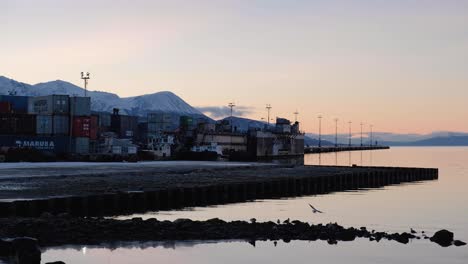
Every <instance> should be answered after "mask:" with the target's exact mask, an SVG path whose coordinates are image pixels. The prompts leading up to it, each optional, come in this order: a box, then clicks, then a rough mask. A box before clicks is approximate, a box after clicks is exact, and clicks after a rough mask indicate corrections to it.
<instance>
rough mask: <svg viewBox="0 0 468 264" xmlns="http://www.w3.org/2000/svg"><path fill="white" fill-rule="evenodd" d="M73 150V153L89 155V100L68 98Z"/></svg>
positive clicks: (87, 98) (86, 98)
mask: <svg viewBox="0 0 468 264" xmlns="http://www.w3.org/2000/svg"><path fill="white" fill-rule="evenodd" d="M70 113H71V116H72V118H73V120H72V131H71V132H72V136H73V143H72V145H73V149H74V152H75V153H78V154H87V153H89V144H90V134H91V133H90V132H91V118H90V115H91V98H89V97H70Z"/></svg>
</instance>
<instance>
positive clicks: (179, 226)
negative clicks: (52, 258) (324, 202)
mask: <svg viewBox="0 0 468 264" xmlns="http://www.w3.org/2000/svg"><path fill="white" fill-rule="evenodd" d="M447 232H449V231H446V230H445V231H439V232H437V233H436V234H435V235H434V236H433V237H432V239H431V241H433V242H436V243H438V244H439V245H441V246H445V245H448V243H450V245H452V244H454V241H453V233H452V235H450V233H447ZM22 236H27V237H34V238H37V239H38V240H39V243H40V245H41V246H57V245H64V244H76V245H93V244H100V243H105V242H115V241H165V240H229V239H237V240H246V241H256V240H272V241H276V240H284V241H291V240H309V241H314V240H325V241H327V242H328V243H330V244H336V243H338V242H339V241H353V240H355V239H356V238H365V239H369V240H370V241H376V242H379V241H380V240H382V239H386V240H393V241H396V242H399V243H403V244H406V243H409V241H410V240H411V239H418V238H419V239H420V238H421V237H418V236H417V235H415V234H410V233H406V232H405V233H385V232H374V231H372V232H370V231H368V230H367V229H366V228H365V227H361V228H359V229H357V228H353V227H349V228H346V227H343V226H340V225H338V224H336V223H330V224H326V225H322V224H317V225H311V224H309V223H306V222H300V221H288V222H285V223H280V224H277V223H274V222H271V221H270V222H263V223H260V222H257V221H250V222H245V221H233V222H225V221H223V220H220V219H211V220H207V221H192V220H190V219H179V220H176V221H174V222H170V221H158V220H157V219H154V218H153V219H148V220H143V219H141V218H134V219H130V220H115V219H105V218H73V217H70V216H68V215H61V216H52V215H47V216H44V217H41V218H10V219H0V238H2V237H4V238H5V237H22ZM448 241H449V242H448ZM463 243H464V242H461V241H460V242H457V245H462V244H463ZM8 250H9V245H8V243H7V244H5V242H0V255H1V253H2V252H4V251H8Z"/></svg>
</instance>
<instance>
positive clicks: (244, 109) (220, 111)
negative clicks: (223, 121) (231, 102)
mask: <svg viewBox="0 0 468 264" xmlns="http://www.w3.org/2000/svg"><path fill="white" fill-rule="evenodd" d="M197 109H198V110H199V111H200V112H202V113H204V114H205V115H208V116H210V117H211V118H222V117H227V116H230V115H231V108H229V107H227V106H200V107H197ZM251 113H253V107H249V106H236V107H234V109H233V115H236V116H244V115H248V114H251Z"/></svg>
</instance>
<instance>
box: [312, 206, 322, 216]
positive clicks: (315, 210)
mask: <svg viewBox="0 0 468 264" xmlns="http://www.w3.org/2000/svg"><path fill="white" fill-rule="evenodd" d="M309 206H310V208H312V213H314V214H316V213H319V214H323V212H322V211H319V210H317V209H316V208H315V207H313V206H312V205H311V204H309Z"/></svg>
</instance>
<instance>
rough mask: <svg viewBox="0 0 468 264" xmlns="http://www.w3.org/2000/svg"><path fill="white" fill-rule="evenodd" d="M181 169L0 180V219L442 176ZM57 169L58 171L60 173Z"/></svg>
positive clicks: (365, 170) (331, 169) (377, 170)
mask: <svg viewBox="0 0 468 264" xmlns="http://www.w3.org/2000/svg"><path fill="white" fill-rule="evenodd" d="M176 164H177V163H176ZM210 166H211V167H210ZM142 167H144V166H142ZM177 167H179V168H176V167H167V168H159V169H157V168H151V167H150V169H148V168H147V169H142V168H140V169H136V168H133V169H132V171H130V170H129V169H127V170H126V171H122V172H117V171H113V170H110V169H106V171H108V173H107V174H103V173H102V172H98V173H97V174H96V173H95V174H93V173H92V171H87V172H85V173H83V172H82V173H79V174H75V175H50V176H40V177H37V176H32V177H27V176H24V177H19V178H16V179H15V178H11V177H10V178H8V177H6V178H5V177H4V178H2V177H0V185H1V186H2V188H3V189H4V190H7V189H8V188H10V189H13V190H9V191H2V194H1V196H0V217H14V216H21V217H33V216H39V215H41V214H43V213H45V212H49V213H52V214H61V213H68V214H70V215H73V216H113V215H126V214H133V213H144V212H147V211H158V210H170V209H178V208H184V207H194V206H207V205H219V204H227V203H237V202H245V201H252V200H256V199H276V198H282V197H297V196H303V195H316V194H327V193H332V192H339V191H347V190H356V189H362V188H380V187H383V186H387V185H394V184H402V183H406V182H415V181H426V180H436V179H438V170H437V169H424V168H400V167H357V166H355V167H345V166H343V167H340V166H298V167H292V166H274V165H261V164H244V166H240V165H239V166H231V167H229V168H227V167H216V166H212V165H211V163H206V164H205V166H200V167H198V168H192V167H190V166H187V167H183V166H177ZM96 170H98V169H96ZM98 171H99V170H98ZM59 172H60V170H59V169H56V170H55V173H56V174H57V173H59ZM0 176H1V175H0Z"/></svg>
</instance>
